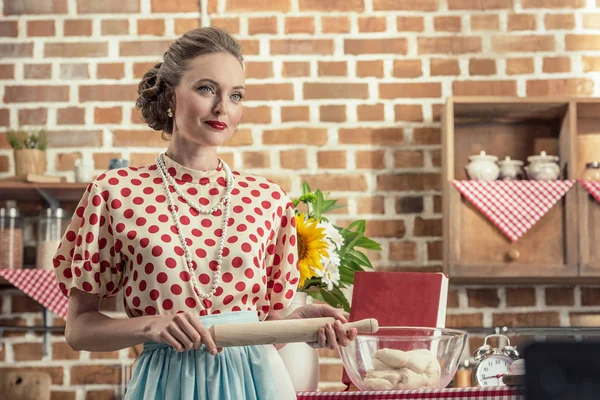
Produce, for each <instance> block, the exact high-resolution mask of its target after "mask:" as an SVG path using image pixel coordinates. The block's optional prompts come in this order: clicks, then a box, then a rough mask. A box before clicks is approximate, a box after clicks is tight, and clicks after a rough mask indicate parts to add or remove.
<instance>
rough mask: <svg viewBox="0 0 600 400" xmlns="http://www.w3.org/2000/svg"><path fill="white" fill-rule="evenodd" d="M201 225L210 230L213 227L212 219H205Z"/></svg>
mask: <svg viewBox="0 0 600 400" xmlns="http://www.w3.org/2000/svg"><path fill="white" fill-rule="evenodd" d="M200 224H201V225H202V226H203V227H205V228H210V227H211V226H212V221H211V220H210V219H203V220H202V222H201V223H200Z"/></svg>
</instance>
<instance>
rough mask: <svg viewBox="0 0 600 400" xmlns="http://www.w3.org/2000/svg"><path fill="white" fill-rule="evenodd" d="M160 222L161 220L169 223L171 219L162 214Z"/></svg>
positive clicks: (159, 217) (159, 218)
mask: <svg viewBox="0 0 600 400" xmlns="http://www.w3.org/2000/svg"><path fill="white" fill-rule="evenodd" d="M158 220H159V221H160V222H167V221H168V220H169V217H168V216H167V215H166V214H160V215H159V216H158Z"/></svg>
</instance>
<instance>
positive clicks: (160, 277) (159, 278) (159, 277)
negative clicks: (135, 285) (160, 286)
mask: <svg viewBox="0 0 600 400" xmlns="http://www.w3.org/2000/svg"><path fill="white" fill-rule="evenodd" d="M168 278H169V277H168V275H167V274H165V273H164V272H160V273H159V274H158V275H156V281H157V282H158V283H165V282H166V281H167V279H168Z"/></svg>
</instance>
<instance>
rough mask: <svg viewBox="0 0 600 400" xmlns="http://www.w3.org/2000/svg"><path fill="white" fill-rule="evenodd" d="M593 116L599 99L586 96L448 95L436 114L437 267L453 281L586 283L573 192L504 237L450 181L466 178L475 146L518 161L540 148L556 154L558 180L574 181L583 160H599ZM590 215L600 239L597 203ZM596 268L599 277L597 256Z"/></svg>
mask: <svg viewBox="0 0 600 400" xmlns="http://www.w3.org/2000/svg"><path fill="white" fill-rule="evenodd" d="M599 115H600V99H591V98H590V99H574V98H565V97H557V98H553V97H547V98H513V97H451V98H448V99H447V101H446V104H445V106H444V112H443V114H442V130H443V133H442V152H443V172H442V174H443V181H442V182H443V185H442V191H443V193H442V204H443V225H444V228H443V229H444V234H443V235H444V237H443V241H444V272H446V273H447V274H448V276H449V277H450V278H451V279H452V280H453V282H459V281H460V282H469V283H498V282H499V281H502V282H506V283H509V282H519V283H520V282H528V283H534V282H566V281H569V282H577V281H582V280H584V279H585V280H586V282H588V281H587V279H589V276H590V274H589V273H588V274H583V273H582V272H583V270H582V260H581V258H580V237H581V235H583V233H582V232H580V231H579V229H580V227H579V222H580V221H581V220H582V218H585V217H584V216H581V215H578V209H579V205H578V204H581V201H582V200H581V197H579V198H578V194H577V190H575V189H571V190H570V191H569V192H568V193H567V194H566V196H565V197H564V198H563V199H562V200H561V201H559V202H558V203H557V204H556V205H554V207H553V208H552V209H551V210H550V211H549V212H548V213H547V214H546V215H545V216H544V217H543V218H542V219H541V220H540V221H538V222H537V223H536V224H535V225H534V226H533V227H532V228H531V230H529V231H528V232H527V233H526V234H525V235H524V236H523V237H521V238H520V239H519V240H517V241H516V242H511V241H510V240H508V239H507V238H506V237H505V236H504V235H503V234H502V233H501V232H500V231H499V229H497V228H496V227H495V226H494V225H493V224H492V223H491V222H490V221H489V220H488V219H487V218H486V217H485V216H484V215H483V214H481V212H480V211H479V210H477V209H476V208H475V207H474V206H473V205H472V204H471V203H470V202H469V201H468V200H467V199H465V198H464V197H462V196H461V194H460V192H458V190H457V189H456V188H455V187H454V186H453V185H452V183H451V181H452V180H454V179H468V176H467V174H466V171H465V166H466V165H467V163H468V157H469V156H471V155H474V154H478V153H479V152H480V151H486V152H487V153H488V154H491V155H494V156H497V157H498V159H499V160H501V159H503V158H504V157H506V156H510V157H511V158H513V159H516V160H522V161H524V162H525V164H526V163H527V162H526V160H527V157H528V156H531V155H534V154H539V153H540V152H541V151H546V152H547V153H548V154H552V155H558V156H559V157H560V165H561V179H573V178H577V177H579V176H580V175H581V173H582V171H583V168H584V167H585V162H587V161H591V160H590V158H594V159H598V161H600V117H599ZM586 151H587V153H585V152H586ZM596 206H599V205H598V204H596ZM596 212H597V213H598V218H597V219H598V224H597V225H594V226H598V228H597V229H598V230H599V232H598V237H600V208H599V210H598V211H596ZM590 223H591V222H590ZM586 229H589V226H588V227H586ZM592 243H593V242H592ZM509 253H510V254H520V256H519V258H517V259H515V258H514V257H507V255H508V254H509ZM597 271H598V272H597V274H596V276H598V277H600V253H599V254H598V266H597ZM584 275H587V277H586V278H584Z"/></svg>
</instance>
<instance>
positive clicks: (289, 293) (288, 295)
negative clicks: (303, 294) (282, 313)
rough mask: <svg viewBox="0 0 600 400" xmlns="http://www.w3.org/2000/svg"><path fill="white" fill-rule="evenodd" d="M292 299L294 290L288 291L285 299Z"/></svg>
mask: <svg viewBox="0 0 600 400" xmlns="http://www.w3.org/2000/svg"><path fill="white" fill-rule="evenodd" d="M292 297H294V291H293V290H288V291H287V292H285V298H286V299H291V298H292Z"/></svg>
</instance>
